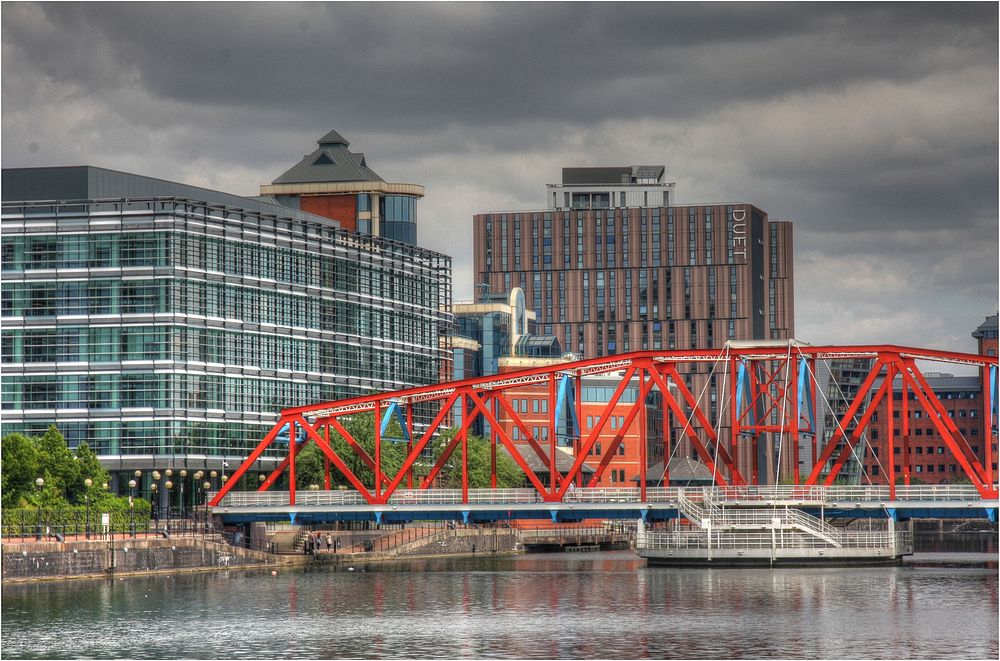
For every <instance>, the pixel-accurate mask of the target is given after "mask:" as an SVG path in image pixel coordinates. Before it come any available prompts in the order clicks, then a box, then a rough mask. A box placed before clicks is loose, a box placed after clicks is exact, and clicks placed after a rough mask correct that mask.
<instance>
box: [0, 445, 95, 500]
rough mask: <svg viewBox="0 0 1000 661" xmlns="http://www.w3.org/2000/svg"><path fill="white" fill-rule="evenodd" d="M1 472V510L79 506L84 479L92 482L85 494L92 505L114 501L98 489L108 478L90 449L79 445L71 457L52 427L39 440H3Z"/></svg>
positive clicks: (83, 490) (83, 497) (69, 451)
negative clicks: (40, 484)
mask: <svg viewBox="0 0 1000 661" xmlns="http://www.w3.org/2000/svg"><path fill="white" fill-rule="evenodd" d="M2 470H3V499H2V503H3V506H4V507H24V506H31V507H38V506H42V507H50V508H52V507H60V506H64V505H71V504H72V505H82V504H83V503H84V502H85V501H86V496H87V493H88V491H87V487H86V484H85V483H84V481H85V480H86V479H88V478H89V479H90V480H92V482H93V483H92V485H91V487H90V491H89V494H90V498H91V503H92V504H93V503H95V502H104V501H106V500H107V499H114V497H113V496H112V495H111V494H109V493H108V492H107V491H105V490H104V489H103V488H102V486H101V485H103V484H104V483H106V482H109V481H110V479H111V476H110V475H109V474H108V471H106V470H105V469H104V467H103V466H101V464H100V462H99V461H98V460H97V456H96V455H95V454H94V452H93V450H91V449H90V446H89V445H87V444H86V443H81V444H80V446H79V447H78V448H77V450H76V454H75V455H74V453H73V451H72V450H70V449H69V447H68V446H67V445H66V439H65V438H64V437H63V435H62V434H61V433H60V432H59V430H58V429H57V428H56V427H55V426H51V427H49V428H48V430H47V431H46V432H45V433H44V434H42V435H41V436H34V437H31V436H25V435H24V434H17V433H15V434H8V435H7V436H6V437H4V439H3V460H2ZM39 477H40V478H42V479H43V480H45V486H44V487H43V488H42V490H41V491H40V492H39V490H38V487H37V486H36V485H35V480H37V479H38V478H39Z"/></svg>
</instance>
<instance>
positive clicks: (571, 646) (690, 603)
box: [0, 552, 998, 659]
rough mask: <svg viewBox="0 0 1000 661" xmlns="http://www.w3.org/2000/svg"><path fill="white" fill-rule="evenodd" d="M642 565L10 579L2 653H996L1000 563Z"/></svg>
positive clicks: (620, 559) (473, 565) (586, 562)
mask: <svg viewBox="0 0 1000 661" xmlns="http://www.w3.org/2000/svg"><path fill="white" fill-rule="evenodd" d="M972 557H975V556H974V555H970V554H962V555H953V556H945V555H941V554H933V555H931V556H928V557H927V558H926V559H930V560H932V561H934V562H941V561H943V564H941V565H932V566H927V565H923V564H921V565H919V566H904V567H898V568H875V569H854V570H838V569H809V570H804V569H803V570H799V569H786V570H774V571H771V570H764V569H762V570H724V569H708V570H702V569H665V568H644V567H643V563H642V561H640V560H638V559H636V558H635V556H633V555H631V554H629V553H624V552H623V553H593V554H577V553H564V554H549V555H526V556H519V557H512V558H502V559H481V560H478V559H477V560H438V561H431V562H426V563H422V564H419V565H417V564H405V565H397V566H393V567H389V568H381V569H375V568H369V569H368V571H364V572H362V571H361V570H360V569H361V568H360V567H359V568H358V571H354V572H347V571H342V570H341V571H329V570H314V571H291V570H284V571H280V573H279V575H278V576H277V577H272V576H270V575H269V574H268V573H266V572H265V573H251V572H238V571H231V572H227V573H213V574H197V575H181V576H168V577H137V578H126V579H124V580H119V579H116V580H113V581H70V582H63V583H43V584H34V585H24V584H10V585H4V586H3V607H2V616H3V619H2V624H0V626H2V655H3V657H4V658H12V659H13V658H66V657H73V658H76V657H92V658H121V657H128V658H136V659H139V658H178V657H180V658H227V659H228V658H260V657H268V658H342V657H365V658H398V657H410V658H414V657H416V658H431V657H433V658H748V657H752V658H759V657H785V658H789V657H792V658H831V657H833V658H849V659H854V658H886V657H891V658H990V659H996V658H997V656H998V646H997V628H998V626H997V622H998V607H997V570H996V562H995V560H996V556H995V555H990V556H979V557H980V559H982V558H983V557H985V558H992V559H993V560H994V562H993V563H992V566H991V567H974V566H953V565H951V564H948V561H949V560H955V561H960V560H968V559H970V558H972Z"/></svg>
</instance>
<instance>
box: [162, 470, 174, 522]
mask: <svg viewBox="0 0 1000 661" xmlns="http://www.w3.org/2000/svg"><path fill="white" fill-rule="evenodd" d="M163 474H164V475H165V476H166V478H167V480H170V479H171V478H173V476H174V471H172V470H171V469H169V468H168V469H167V470H165V471H163ZM170 484H171V486H172V485H173V482H171V483H170ZM163 486H165V487H167V485H166V483H164V485H163ZM170 488H171V487H167V527H168V528H169V527H170Z"/></svg>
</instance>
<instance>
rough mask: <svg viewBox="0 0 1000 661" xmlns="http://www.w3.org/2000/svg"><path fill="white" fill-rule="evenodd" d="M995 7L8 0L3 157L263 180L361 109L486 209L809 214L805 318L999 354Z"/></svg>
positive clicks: (450, 222) (381, 169)
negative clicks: (561, 205)
mask: <svg viewBox="0 0 1000 661" xmlns="http://www.w3.org/2000/svg"><path fill="white" fill-rule="evenodd" d="M997 7H998V5H997V4H996V3H992V2H986V3H970V4H964V3H947V4H940V5H939V4H928V3H912V4H911V3H891V4H884V5H883V4H850V5H839V4H828V3H817V4H811V3H810V4H793V3H779V4H755V3H739V4H700V3H695V4H688V3H683V4H673V3H664V4H659V3H638V4H626V3H614V4H570V3H552V4H548V3H531V4H515V3H502V4H451V3H428V4H420V3H413V4H408V3H376V4H353V3H352V4H345V3H336V4H324V3H306V4H301V5H299V4H270V3H249V4H243V3H219V4H214V3H176V4H175V3H163V4H160V3H111V4H101V3H80V4H75V3H73V4H62V3H42V4H31V3H18V2H4V3H3V4H2V31H3V58H2V87H3V99H2V101H3V105H2V117H3V122H2V123H3V165H4V167H23V166H43V165H81V164H89V165H97V166H102V167H108V168H114V169H119V170H125V171H129V172H136V173H140V174H145V175H150V176H155V177H161V178H164V179H169V180H173V181H181V182H185V183H190V184H195V185H200V186H205V187H209V188H215V189H218V190H223V191H227V192H232V193H237V194H243V195H255V194H257V192H258V186H259V185H260V184H262V183H269V182H270V181H272V180H273V179H275V178H276V177H277V176H278V175H279V174H281V173H282V172H283V171H284V170H286V169H287V168H288V167H290V166H291V165H293V164H294V163H296V162H297V161H298V160H299V159H300V158H301V157H302V155H303V154H306V153H309V152H311V151H312V150H313V149H314V148H315V142H316V139H317V138H319V137H321V136H322V135H323V134H325V133H326V132H327V131H329V130H330V129H336V130H337V131H339V132H340V133H341V134H342V135H344V136H345V137H346V138H347V139H348V140H349V141H350V142H351V149H352V150H354V151H361V152H364V153H365V155H366V157H367V159H368V164H369V165H370V166H371V167H372V169H374V170H375V171H376V172H378V173H379V174H380V175H381V176H382V177H383V178H384V179H386V180H388V181H392V182H402V183H417V184H422V185H424V186H425V187H426V197H425V198H424V199H423V200H422V201H421V203H420V207H419V214H420V218H419V230H418V232H419V241H420V243H421V244H422V245H424V246H426V247H429V248H432V249H435V250H439V251H441V252H444V253H448V254H450V255H452V256H453V257H454V259H455V296H456V298H457V299H468V298H471V297H472V295H473V294H472V291H473V290H472V283H473V279H474V276H473V273H472V216H473V214H475V213H480V212H486V211H495V210H506V209H539V208H543V207H544V205H545V198H544V192H545V188H544V187H545V184H546V183H556V182H558V181H559V179H560V176H561V168H562V167H564V166H574V165H575V166H580V165H591V166H594V165H631V164H663V165H666V166H667V178H668V179H669V180H672V181H676V182H677V189H676V191H677V194H676V199H677V201H678V203H680V204H686V203H700V202H750V203H753V204H755V205H757V206H758V207H760V208H762V209H764V210H765V211H766V212H767V213H768V214H769V216H770V218H772V219H783V220H786V219H787V220H792V221H794V223H795V230H794V232H795V264H794V270H795V284H796V291H795V299H796V301H795V305H796V336H797V337H798V339H801V340H803V341H806V342H812V343H828V342H837V343H846V344H861V343H872V342H877V343H897V344H904V345H914V346H920V347H932V348H942V349H950V350H955V351H973V350H974V340H972V338H971V337H970V335H969V334H970V333H971V331H972V330H973V329H974V328H975V327H976V326H977V325H979V324H980V323H981V322H982V321H983V319H984V318H985V316H986V315H988V314H993V313H995V312H996V310H997V298H998V274H997V262H998V258H997V253H998V190H997V181H998V146H997V134H998V79H997V75H998V67H997V59H998V42H997V22H998V15H997V11H998V10H997Z"/></svg>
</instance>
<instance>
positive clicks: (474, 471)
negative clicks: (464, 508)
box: [433, 429, 525, 489]
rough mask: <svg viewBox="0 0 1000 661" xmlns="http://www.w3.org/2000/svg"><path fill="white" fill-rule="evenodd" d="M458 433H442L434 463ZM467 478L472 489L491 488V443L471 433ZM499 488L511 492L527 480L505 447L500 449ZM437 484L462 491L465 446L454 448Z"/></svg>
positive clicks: (448, 431)
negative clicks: (463, 447)
mask: <svg viewBox="0 0 1000 661" xmlns="http://www.w3.org/2000/svg"><path fill="white" fill-rule="evenodd" d="M457 433H458V430H456V429H448V430H445V431H444V432H442V433H441V434H440V435H439V436H438V438H437V439H435V441H433V443H434V461H435V463H436V462H437V461H438V460H439V459H440V458H441V455H442V454H443V453H444V451H445V450H446V449H447V447H448V445H449V444H450V443H451V442H452V440H453V439H454V438H455V435H456V434H457ZM467 453H468V475H469V488H470V489H488V488H489V487H490V442H489V441H488V440H487V439H485V438H483V437H481V436H476V435H475V434H469V437H468V442H467ZM496 465H497V488H498V489H510V488H515V487H519V486H522V485H523V484H524V481H525V476H524V472H523V471H522V470H521V467H520V466H518V465H517V462H515V461H514V460H513V459H512V458H511V456H510V455H509V454H507V452H506V451H504V450H503V449H502V448H497V464H496ZM436 484H437V485H438V486H440V487H443V488H445V489H460V488H462V445H461V442H459V444H458V445H457V446H456V447H455V449H454V451H453V452H452V453H451V455H450V456H449V457H448V460H447V461H446V462H445V463H444V465H443V466H442V467H441V471H440V472H439V473H438V476H437V480H436Z"/></svg>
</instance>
